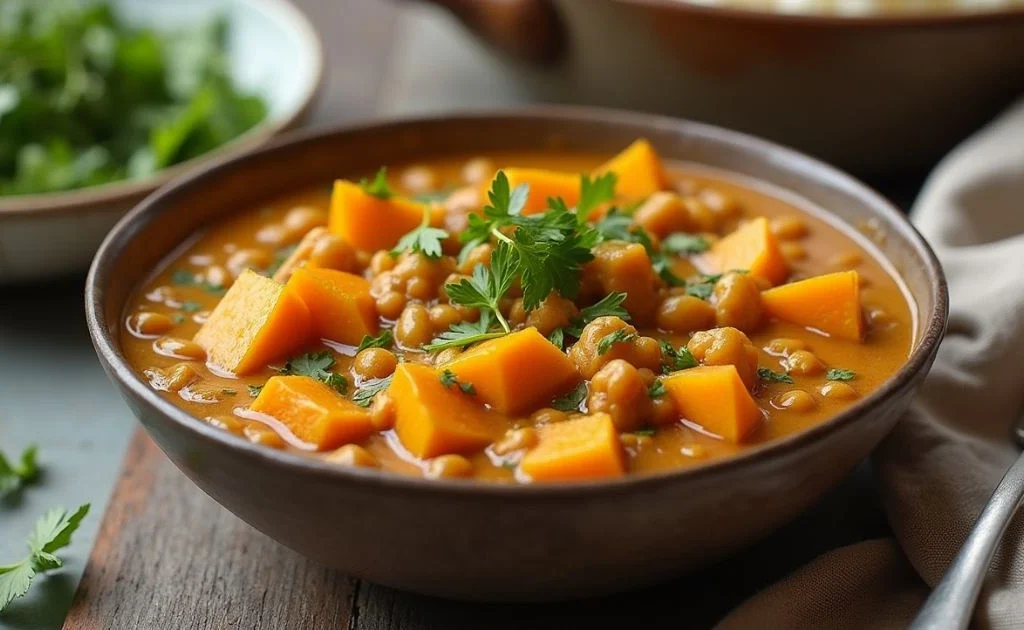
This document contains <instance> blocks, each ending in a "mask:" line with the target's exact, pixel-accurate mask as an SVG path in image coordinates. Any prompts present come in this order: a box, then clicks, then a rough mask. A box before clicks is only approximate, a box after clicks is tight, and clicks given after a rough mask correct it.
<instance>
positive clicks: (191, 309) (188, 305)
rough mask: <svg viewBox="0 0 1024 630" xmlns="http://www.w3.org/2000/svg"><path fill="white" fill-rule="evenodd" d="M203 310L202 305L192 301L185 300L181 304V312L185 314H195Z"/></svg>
mask: <svg viewBox="0 0 1024 630" xmlns="http://www.w3.org/2000/svg"><path fill="white" fill-rule="evenodd" d="M202 308H203V305H202V304H200V303H199V302H195V301H193V300H185V301H184V302H182V303H181V310H183V311H185V312H186V313H195V312H197V311H199V310H201V309H202Z"/></svg>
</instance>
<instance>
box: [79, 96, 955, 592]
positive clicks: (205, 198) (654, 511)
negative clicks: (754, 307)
mask: <svg viewBox="0 0 1024 630" xmlns="http://www.w3.org/2000/svg"><path fill="white" fill-rule="evenodd" d="M641 136H642V137H646V138H648V139H650V140H651V141H652V142H653V143H654V145H655V146H656V147H657V149H658V151H659V152H660V153H661V155H663V156H664V157H665V158H667V159H669V160H684V161H690V162H696V163H700V164H704V165H708V166H712V167H716V168H719V169H723V170H726V171H731V172H734V173H738V174H742V175H745V176H748V177H752V178H756V179H760V180H763V181H767V182H770V183H772V184H775V185H776V186H780V187H782V188H784V189H788V190H789V191H792V192H793V193H795V194H797V195H799V196H801V197H803V198H804V199H806V200H808V201H809V202H810V203H812V204H814V205H817V206H819V207H822V208H829V209H830V210H831V211H832V212H833V217H832V218H833V220H834V221H836V222H838V223H845V224H848V225H849V226H860V225H862V224H864V223H865V222H870V223H871V224H872V225H873V226H874V227H875V228H876V230H877V231H879V232H880V233H883V234H884V235H885V238H884V239H883V240H880V241H879V243H878V248H879V251H880V252H881V254H882V255H883V256H884V257H885V258H887V259H888V261H889V262H890V263H891V264H892V266H893V267H894V268H895V269H896V270H898V272H899V273H900V275H901V276H902V278H903V280H904V282H905V283H906V285H907V287H908V288H909V292H910V295H911V296H912V301H913V303H912V304H911V308H913V309H915V310H916V312H917V315H918V322H919V325H918V326H917V331H916V337H915V339H914V345H913V351H912V353H911V355H910V357H909V358H908V360H907V363H906V365H904V366H903V368H902V369H900V370H899V372H897V373H896V374H895V375H893V376H892V377H891V378H890V379H889V380H888V381H887V382H886V383H885V384H884V385H883V386H882V387H881V388H880V389H879V390H877V391H876V392H874V393H873V394H871V395H870V396H867V397H865V398H864V399H862V400H860V401H859V402H857V403H856V404H854V405H852V406H851V407H850V408H848V409H847V410H846V411H844V412H843V413H840V414H839V415H837V416H835V417H833V418H831V419H830V420H828V421H826V422H824V423H822V424H820V425H818V426H815V427H813V428H811V429H809V430H806V431H804V432H802V433H798V434H795V435H792V436H789V437H787V438H785V439H780V440H778V441H774V442H771V443H767V444H764V445H760V446H757V447H754V448H751V449H750V450H748V451H746V452H744V453H743V454H741V455H739V456H736V457H732V458H729V459H723V460H720V461H714V462H709V463H708V464H706V465H703V466H699V467H695V468H691V469H686V470H679V471H674V472H666V473H662V474H656V475H648V476H635V477H627V478H624V479H621V480H615V481H603V482H589V483H578V484H558V485H534V486H515V485H497V484H485V483H475V482H471V481H457V480H451V481H443V480H424V479H417V478H410V477H403V476H399V475H394V474H387V473H382V472H379V471H375V470H350V469H343V468H339V467H337V466H332V465H330V464H328V463H326V462H323V461H319V460H314V459H312V458H308V457H303V456H301V455H298V454H294V453H288V452H279V451H275V450H271V449H268V448H265V447H261V446H257V445H253V444H250V443H249V442H247V441H245V440H243V439H241V438H238V437H236V436H234V435H231V434H229V433H228V432H226V431H222V430H220V429H217V428H214V427H212V426H210V425H208V424H206V423H204V422H203V421H201V420H200V419H198V418H195V417H193V416H191V415H189V414H188V413H186V412H185V411H183V410H181V409H179V408H177V407H175V406H174V405H173V404H172V403H171V402H169V401H167V400H164V399H163V398H161V397H160V396H159V395H158V394H157V393H156V392H154V391H153V390H152V389H150V387H149V385H148V384H147V383H146V382H145V381H143V380H142V379H141V378H140V377H139V376H138V375H137V374H136V372H135V371H134V370H133V369H132V368H131V367H130V366H129V365H128V364H127V362H126V361H125V358H124V355H123V353H122V352H121V349H120V347H119V341H118V333H119V328H120V326H121V323H122V319H123V315H124V312H125V305H126V302H127V300H128V299H129V297H130V295H131V293H132V291H133V289H134V288H135V287H137V286H139V284H140V283H141V282H143V281H144V280H145V279H146V278H147V276H148V275H149V274H150V273H151V271H152V270H153V269H154V268H155V267H156V266H157V265H158V264H159V263H160V261H161V260H162V259H163V258H164V257H165V256H167V255H168V254H169V253H170V252H171V251H172V250H174V249H175V248H176V247H177V246H178V245H179V244H180V243H181V242H182V241H184V240H185V239H186V238H188V237H190V236H191V235H193V234H194V233H195V232H196V231H197V230H199V229H201V228H202V227H204V226H206V225H208V224H210V223H212V222H216V221H218V220H219V219H221V218H223V217H226V216H228V215H230V214H232V213H234V212H236V211H238V210H239V209H243V208H247V207H251V205H252V204H256V203H259V202H260V201H262V200H266V199H267V198H270V197H273V196H275V195H279V194H282V193H286V192H289V191H293V190H295V189H297V188H301V187H304V186H311V185H316V184H318V183H320V184H322V183H324V182H327V181H329V180H330V179H332V178H334V177H336V176H338V175H340V174H355V173H360V172H370V171H372V170H373V169H375V168H377V167H378V166H379V165H380V164H388V163H392V164H393V163H396V162H408V161H410V160H416V159H425V158H428V157H430V156H439V155H444V154H453V155H454V154H461V155H465V154H488V153H490V152H494V151H510V150H551V151H558V150H560V149H565V150H579V151H592V152H605V153H609V154H610V153H612V152H614V151H615V150H617V149H619V148H621V147H622V146H625V145H626V144H627V143H629V142H630V141H632V140H634V139H635V138H637V137H641ZM298 165H301V167H298V168H297V166H298ZM85 298H86V314H87V319H88V325H89V331H90V334H91V335H92V339H93V343H94V344H95V346H96V350H97V353H98V355H99V357H100V361H101V363H102V364H103V366H104V368H105V369H106V370H107V372H108V373H109V375H110V377H111V378H112V380H113V381H114V382H115V384H116V385H117V386H118V387H119V389H120V391H121V393H122V394H123V395H124V397H125V398H126V400H127V401H128V404H129V406H130V407H131V408H132V410H133V411H134V413H135V415H136V416H138V418H139V419H140V420H141V422H142V424H143V426H145V428H146V430H147V431H148V432H149V434H150V435H151V436H152V437H153V439H154V440H155V441H156V443H157V444H158V445H159V446H160V448H162V449H163V450H164V452H165V453H166V454H167V455H168V457H170V458H171V460H172V461H173V462H174V463H175V464H176V465H177V466H178V467H179V468H180V469H181V470H182V471H184V472H185V474H186V475H188V476H189V478H191V479H192V480H193V481H194V482H195V483H196V484H197V485H198V486H199V487H200V488H202V489H203V490H204V491H205V492H207V493H208V494H209V495H210V496H212V497H213V498H214V499H216V500H217V501H218V502H220V503H221V504H222V505H223V506H225V507H226V508H228V509H229V510H231V511H232V512H234V513H235V514H236V515H238V516H239V517H240V518H242V519H243V520H245V521H246V522H248V523H249V524H251V525H253V526H254V527H256V528H257V529H259V530H260V531H262V532H264V533H265V534H267V535H268V536H270V537H272V538H273V539H275V540H277V541H279V542H281V543H282V544H285V545H287V546H289V547H291V548H292V549H294V550H296V551H298V552H300V553H302V554H304V555H306V556H308V557H310V558H313V559H315V560H317V561H320V562H322V563H324V564H326V565H329V566H332V567H336V568H338V569H340V570H342V571H345V572H347V573H350V574H352V575H355V576H358V577H361V578H365V579H367V580H370V581H373V582H378V583H381V584H385V585H388V586H391V587H394V588H398V589H402V590H409V591H415V592H419V593H425V594H429V595H438V596H443V597H450V598H457V599H466V600H481V601H541V600H547V601H552V600H564V599H570V598H578V597H584V596H592V595H600V594H605V593H610V592H614V591H621V590H626V589H631V588H636V587H639V586H643V585H646V584H650V583H653V582H656V581H659V580H663V579H665V578H668V577H670V576H673V575H678V574H680V573H681V572H684V571H688V570H693V569H695V568H697V567H700V566H701V565H704V564H706V563H709V562H711V561H714V560H715V559H718V558H721V557H722V556H724V555H725V554H728V553H730V552H732V551H735V550H737V549H739V548H741V547H742V546H744V545H747V544H749V543H751V542H753V541H754V540H756V539H758V538H761V537H763V536H765V535H767V534H768V533H770V532H771V531H772V530H774V529H775V528H777V527H779V526H780V525H782V524H784V523H786V522H787V521H789V520H790V519H792V518H793V517H794V516H796V515H797V514H798V513H799V512H800V511H801V510H803V509H804V508H806V507H807V506H808V505H810V504H811V503H812V502H814V501H815V500H816V499H817V498H819V497H820V496H821V495H822V494H823V493H824V492H825V491H826V490H828V489H829V488H830V487H831V486H833V485H834V484H836V483H837V482H838V481H839V480H840V479H841V478H842V477H843V476H844V475H845V474H847V472H849V471H850V470H851V469H852V468H853V467H854V465H855V464H856V463H857V462H859V461H860V460H861V459H863V458H864V457H865V456H866V455H867V454H868V453H869V452H870V451H871V450H872V449H873V448H874V447H875V446H876V445H877V444H878V443H879V441H881V439H882V438H883V437H884V436H885V435H886V434H887V433H888V432H889V430H890V429H891V428H892V427H893V425H894V424H895V423H896V421H897V419H898V418H899V417H900V415H901V414H902V413H903V412H904V411H905V410H906V408H907V406H908V405H909V404H910V401H911V398H912V396H913V394H914V392H915V390H916V389H917V387H918V386H919V385H920V383H921V381H922V380H923V379H924V377H925V375H926V373H927V372H928V369H929V367H930V366H931V363H932V361H933V359H934V358H935V353H936V351H937V349H938V345H939V342H940V340H941V338H942V335H943V333H944V331H945V326H946V313H947V294H946V284H945V280H944V277H943V275H942V270H941V267H940V266H939V263H938V261H937V260H936V259H935V256H934V254H933V253H932V251H931V250H930V249H929V247H928V245H927V244H926V243H925V241H924V239H923V238H922V237H921V236H920V234H918V233H917V231H916V230H915V229H914V228H913V227H912V226H911V225H910V223H909V222H908V221H907V219H906V218H905V217H904V216H903V215H902V214H901V213H900V212H899V211H897V210H896V209H895V208H893V207H892V206H891V205H890V204H889V203H888V202H886V201H885V200H884V199H882V198H881V197H880V196H879V195H877V194H876V193H874V192H872V191H871V190H869V189H868V188H866V187H865V186H863V185H862V184H860V183H858V182H857V181H856V180H854V179H852V178H850V177H848V176H847V175H844V174H843V173H841V172H839V171H837V170H835V169H833V168H831V167H829V166H827V165H825V164H823V163H821V162H818V161H816V160H813V159H811V158H808V157H805V156H803V155H801V154H798V153H795V152H793V151H791V150H788V149H785V148H783V147H780V146H777V145H774V144H771V143H768V142H765V141H762V140H758V139H756V138H753V137H750V136H746V135H742V134H738V133H735V132H731V131H726V130H723V129H720V128H716V127H710V126H706V125H702V124H697V123H692V122H687V121H684V120H677V119H670V118H663V117H656V116H647V115H637V114H628V113H619V112H611V111H602V110H592V109H573V108H550V107H549V108H536V109H526V110H518V111H511V112H498V113H480V114H466V115H460V116H456V117H447V118H442V117H439V118H422V119H416V120H406V121H396V122H383V123H379V124H371V125H367V126H360V127H351V128H340V129H336V130H331V131H324V132H318V133H311V134H302V135H298V136H292V137H291V138H288V139H287V140H282V141H279V142H277V143H275V144H273V145H272V146H270V147H267V148H264V149H261V150H258V151H256V152H254V153H252V154H249V155H246V156H244V157H240V158H236V159H233V160H231V161H228V162H224V163H221V164H217V165H215V166H212V167H210V168H207V169H206V170H204V171H202V172H198V173H195V174H194V175H191V176H189V177H187V178H184V179H181V180H178V181H177V182H175V183H173V184H172V185H170V186H168V187H166V188H164V189H162V190H160V191H159V192H157V193H156V194H154V195H152V196H151V197H149V198H148V199H147V200H146V201H144V202H143V203H142V204H141V205H139V206H138V207H136V208H135V209H134V210H133V211H132V212H131V213H130V214H129V215H128V216H127V217H125V218H124V219H123V220H122V221H121V222H120V223H119V224H118V225H117V227H115V229H114V230H113V231H112V232H111V234H110V235H109V236H108V237H107V239H106V241H105V242H104V244H103V245H102V247H101V248H100V251H99V253H98V254H97V257H96V259H95V261H94V262H93V266H92V269H91V271H90V274H89V278H88V280H87V286H86V295H85Z"/></svg>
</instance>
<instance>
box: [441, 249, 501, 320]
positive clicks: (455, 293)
mask: <svg viewBox="0 0 1024 630" xmlns="http://www.w3.org/2000/svg"><path fill="white" fill-rule="evenodd" d="M518 271H519V262H518V257H517V256H516V255H515V252H514V251H513V250H512V247H511V246H510V245H509V244H508V243H505V242H503V243H499V244H498V247H497V249H495V250H494V253H493V254H491V264H490V265H489V266H487V267H485V266H484V265H483V264H478V265H477V266H476V267H474V268H473V275H472V276H470V277H469V278H463V279H462V280H460V281H459V282H455V283H450V284H446V285H445V286H444V289H445V292H446V293H447V294H448V299H449V300H450V301H451V302H454V303H456V304H461V305H463V306H468V307H470V308H478V309H480V310H481V311H482V312H486V313H490V314H492V315H493V316H494V318H495V319H496V320H497V322H498V324H499V325H500V326H501V328H502V330H504V331H505V332H506V333H508V332H511V330H512V328H511V327H510V326H509V325H508V321H506V320H505V316H504V315H502V314H501V308H500V307H499V303H500V301H501V298H503V297H504V296H505V293H506V292H507V291H508V290H509V288H510V287H511V286H512V283H513V282H514V281H515V279H516V275H517V273H518Z"/></svg>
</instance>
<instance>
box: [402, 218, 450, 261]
mask: <svg viewBox="0 0 1024 630" xmlns="http://www.w3.org/2000/svg"><path fill="white" fill-rule="evenodd" d="M448 236H449V235H448V232H446V231H444V230H442V229H441V228H435V227H430V209H429V208H424V209H423V221H422V222H420V224H419V226H418V227H417V228H416V229H414V230H413V231H412V232H409V233H408V234H406V235H405V236H403V237H402V238H401V239H399V241H398V244H397V245H395V248H394V249H392V250H391V255H392V256H398V255H399V254H401V253H402V252H405V251H412V252H419V253H421V254H423V255H424V256H426V257H427V258H440V257H441V254H442V253H444V252H443V250H442V249H441V241H443V240H445V239H446V238H448Z"/></svg>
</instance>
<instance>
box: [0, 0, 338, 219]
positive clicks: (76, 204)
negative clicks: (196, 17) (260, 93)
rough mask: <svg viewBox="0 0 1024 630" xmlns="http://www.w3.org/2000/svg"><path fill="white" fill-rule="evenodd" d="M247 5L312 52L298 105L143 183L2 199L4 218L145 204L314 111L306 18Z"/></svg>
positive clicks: (316, 67)
mask: <svg viewBox="0 0 1024 630" xmlns="http://www.w3.org/2000/svg"><path fill="white" fill-rule="evenodd" d="M244 4H245V6H247V7H249V9H250V10H254V11H259V12H262V13H265V14H268V15H269V16H271V17H273V18H274V19H275V21H277V22H278V23H279V24H281V25H282V26H283V28H284V29H286V30H292V31H295V32H297V33H298V34H299V38H300V39H301V40H302V41H303V42H305V43H306V44H307V45H308V46H309V52H310V53H312V54H311V55H310V58H309V60H308V61H309V62H310V63H311V64H312V69H313V79H312V80H311V81H310V82H309V83H308V84H307V85H305V86H303V89H302V94H301V96H300V98H299V101H298V106H296V107H293V108H292V109H290V110H288V111H285V112H283V115H281V116H280V117H278V118H270V117H267V118H265V119H264V120H262V121H260V122H259V123H257V124H256V125H255V126H254V127H252V128H250V129H248V130H246V131H245V132H244V133H242V134H241V135H239V136H237V137H235V138H232V139H231V140H229V141H227V142H225V143H224V144H222V145H220V146H217V147H214V148H213V149H211V150H209V151H207V152H206V153H202V154H200V155H197V156H195V157H192V158H190V159H188V160H185V161H184V162H179V163H177V164H173V165H171V166H168V167H167V168H163V169H160V170H159V171H156V172H155V173H152V174H150V175H147V176H146V177H143V178H141V179H137V180H130V179H120V180H117V181H113V182H109V183H106V184H100V185H98V186H88V187H85V188H73V189H71V190H64V191H57V192H46V193H35V194H28V195H12V196H9V197H0V219H3V218H5V217H16V216H25V215H32V216H54V215H61V214H67V213H74V212H81V211H84V210H86V209H87V208H88V207H92V206H101V205H107V204H116V203H118V202H124V201H126V200H131V199H133V198H135V199H141V198H142V197H143V196H144V195H147V194H149V193H151V192H152V191H154V190H156V189H157V188H159V187H160V186H163V185H164V184H166V183H167V182H169V181H171V180H172V179H174V178H176V177H178V176H180V175H182V174H183V173H186V172H188V171H189V170H191V169H194V168H195V169H202V167H203V166H205V165H207V164H209V163H212V162H215V161H218V160H222V159H229V158H231V157H236V156H239V155H242V154H244V153H246V152H248V151H249V150H251V149H254V148H256V147H259V146H260V145H262V144H265V143H266V142H267V141H268V140H270V139H271V138H273V137H274V136H276V135H278V134H280V133H281V132H282V131H286V130H288V129H291V128H292V127H294V126H295V125H296V124H297V123H298V122H299V121H300V120H302V119H303V118H304V117H305V116H306V115H307V114H308V113H309V111H310V109H312V107H313V104H314V103H315V101H316V97H317V95H318V94H319V93H320V91H321V90H322V89H323V86H324V76H325V75H324V65H325V52H324V44H323V41H322V40H321V39H320V35H319V34H318V33H317V30H316V29H315V28H314V27H313V24H312V23H311V22H310V21H309V18H308V17H307V16H306V14H305V13H303V12H302V11H301V10H300V9H299V8H298V7H297V6H295V5H294V4H293V3H292V2H289V0H246V2H245V3H244Z"/></svg>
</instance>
